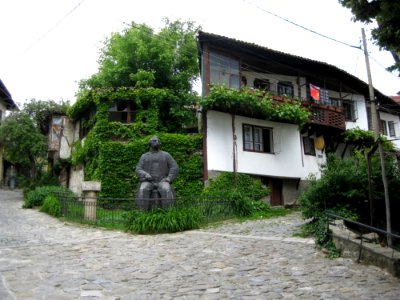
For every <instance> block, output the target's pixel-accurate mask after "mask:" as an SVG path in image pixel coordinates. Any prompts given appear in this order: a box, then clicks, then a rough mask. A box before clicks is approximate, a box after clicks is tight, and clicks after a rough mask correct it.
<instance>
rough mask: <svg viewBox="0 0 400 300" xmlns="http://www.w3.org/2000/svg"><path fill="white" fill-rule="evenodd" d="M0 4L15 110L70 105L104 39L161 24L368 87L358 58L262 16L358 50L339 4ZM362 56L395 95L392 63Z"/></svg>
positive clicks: (205, 0)
mask: <svg viewBox="0 0 400 300" xmlns="http://www.w3.org/2000/svg"><path fill="white" fill-rule="evenodd" d="M0 4H1V6H0V7H1V17H0V28H1V44H0V45H1V46H0V79H2V80H3V83H4V84H5V85H6V87H7V88H8V90H9V92H10V93H11V95H12V96H13V99H14V101H15V102H17V103H18V104H22V103H23V102H24V101H25V100H26V99H31V98H35V99H37V100H39V99H40V100H48V99H51V100H54V101H60V100H69V101H70V102H71V103H74V102H75V100H76V99H75V93H76V92H77V90H78V82H79V80H81V79H84V78H88V77H89V76H90V75H92V74H93V73H95V72H96V71H97V66H98V64H97V60H98V58H99V49H100V47H101V46H102V42H103V41H104V39H105V38H106V37H109V35H110V33H111V32H119V31H121V30H122V29H123V28H125V27H126V25H125V24H127V23H128V24H129V23H131V22H132V21H134V22H137V23H146V24H148V25H149V26H151V27H153V28H155V29H158V28H160V27H161V26H162V25H163V22H162V19H163V18H164V17H168V18H170V19H171V20H175V19H178V18H179V19H181V20H183V21H185V20H192V21H195V22H196V23H197V24H198V25H200V26H202V28H203V30H204V31H206V32H209V33H214V34H220V35H224V36H227V37H230V38H235V39H238V40H242V41H245V42H251V43H255V44H258V45H260V46H264V47H268V48H271V49H274V50H278V51H282V52H285V53H290V54H294V55H299V56H302V57H306V58H310V59H314V60H318V61H322V62H326V63H329V64H331V65H335V66H337V67H339V68H340V69H343V70H345V71H347V72H349V73H350V74H353V75H355V76H357V77H359V78H360V79H362V80H364V81H365V82H367V75H366V69H365V58H364V54H363V52H362V51H360V50H357V49H354V48H351V47H348V46H345V45H343V44H340V43H336V42H333V41H330V40H328V39H325V38H323V37H320V36H318V35H316V34H313V33H311V32H308V31H306V30H304V29H301V28H299V27H296V26H294V25H292V24H289V23H287V22H285V21H283V20H281V19H279V18H277V17H274V16H272V15H271V14H269V13H267V12H266V11H270V12H272V13H274V14H277V15H279V16H281V17H282V18H285V19H288V20H290V21H292V22H295V23H297V24H299V25H301V26H304V27H307V28H309V29H311V30H314V31H316V32H318V33H321V34H323V35H326V36H329V37H331V38H333V39H336V40H339V41H342V42H345V43H348V44H351V45H356V46H358V45H360V43H361V28H362V27H364V28H365V29H366V34H367V38H368V39H369V38H370V30H369V28H368V27H367V26H365V25H364V24H361V23H354V22H352V21H351V17H352V15H351V12H350V11H349V10H348V9H345V8H343V7H342V6H341V5H340V4H339V2H338V0H323V1H321V0H302V1H299V0H219V1H218V0H202V1H193V0H168V1H167V0H144V1H137V0H136V1H135V0H56V1H55V0H35V1H32V0H0ZM76 6H78V7H77V8H76V9H75V10H73V9H74V8H75V7H76ZM71 10H73V12H71ZM70 12H71V13H70ZM69 13H70V14H69ZM368 50H369V52H370V55H371V57H372V58H371V59H370V64H371V70H372V81H373V84H374V86H375V88H377V89H378V90H380V91H381V92H383V93H384V94H386V95H389V96H390V95H395V94H396V93H397V92H399V91H400V78H399V77H397V73H389V72H387V71H386V70H385V68H386V67H388V66H390V65H391V64H392V63H393V58H392V56H391V55H390V53H389V52H386V51H379V49H378V47H376V46H375V45H374V44H373V43H372V42H371V41H370V40H369V42H368Z"/></svg>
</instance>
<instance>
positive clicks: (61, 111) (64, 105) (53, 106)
mask: <svg viewBox="0 0 400 300" xmlns="http://www.w3.org/2000/svg"><path fill="white" fill-rule="evenodd" d="M69 106H70V104H69V102H68V101H67V102H64V101H62V102H61V103H57V102H55V101H53V100H47V101H42V100H36V99H31V100H30V102H26V103H24V106H23V108H22V111H23V112H24V113H26V114H27V115H28V116H29V117H30V118H31V119H32V120H33V121H34V123H35V124H36V127H37V128H38V129H39V130H40V132H41V133H42V134H44V135H47V134H48V133H49V124H50V121H51V117H52V116H53V115H65V114H66V112H67V110H68V108H69Z"/></svg>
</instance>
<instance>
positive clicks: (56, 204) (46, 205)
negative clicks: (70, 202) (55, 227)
mask: <svg viewBox="0 0 400 300" xmlns="http://www.w3.org/2000/svg"><path fill="white" fill-rule="evenodd" d="M40 211H41V212H45V213H47V214H49V215H51V216H54V217H59V216H61V204H60V200H59V199H58V198H57V197H56V196H54V195H48V196H46V198H45V199H44V201H43V205H42V207H41V208H40Z"/></svg>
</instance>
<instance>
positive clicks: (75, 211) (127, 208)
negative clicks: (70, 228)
mask: <svg viewBox="0 0 400 300" xmlns="http://www.w3.org/2000/svg"><path fill="white" fill-rule="evenodd" d="M58 198H59V199H60V204H61V215H62V216H63V217H64V218H65V219H66V220H70V221H74V222H79V223H85V224H92V225H98V226H112V227H123V225H124V222H125V217H126V216H127V214H128V213H129V212H131V211H133V210H135V209H139V208H138V206H137V204H138V202H137V201H136V199H135V198H133V197H132V198H105V197H97V199H90V198H84V197H81V196H75V195H71V194H58ZM163 200H164V199H142V200H140V201H139V206H141V205H140V202H141V201H142V202H145V203H147V204H148V208H149V209H148V210H151V209H154V208H157V207H159V206H158V205H157V204H158V203H159V202H162V201H163ZM171 207H173V208H196V209H197V210H198V211H199V212H200V214H201V215H202V217H203V220H204V221H205V222H210V221H216V220H224V219H228V218H231V217H233V216H235V205H234V200H233V199H229V198H223V197H210V196H204V195H198V196H191V197H178V198H176V201H175V202H174V203H172V204H168V208H171ZM142 208H143V205H142ZM162 208H163V207H162ZM164 208H165V207H164Z"/></svg>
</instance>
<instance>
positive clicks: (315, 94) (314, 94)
mask: <svg viewBox="0 0 400 300" xmlns="http://www.w3.org/2000/svg"><path fill="white" fill-rule="evenodd" d="M310 96H311V98H313V99H314V100H315V101H319V100H321V98H320V88H319V87H317V86H315V85H313V84H311V83H310Z"/></svg>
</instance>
